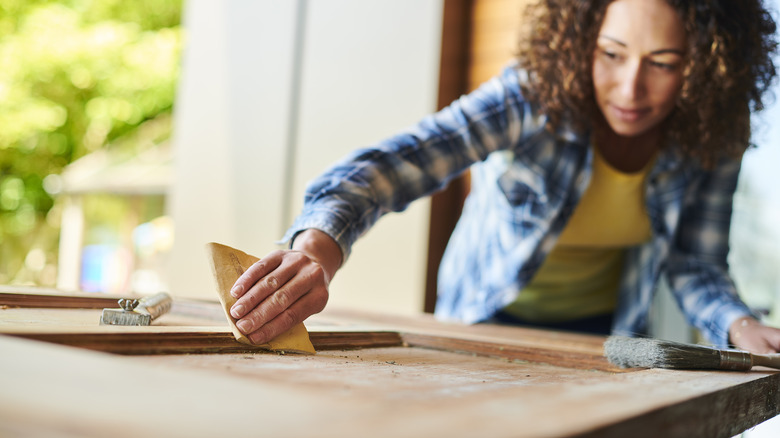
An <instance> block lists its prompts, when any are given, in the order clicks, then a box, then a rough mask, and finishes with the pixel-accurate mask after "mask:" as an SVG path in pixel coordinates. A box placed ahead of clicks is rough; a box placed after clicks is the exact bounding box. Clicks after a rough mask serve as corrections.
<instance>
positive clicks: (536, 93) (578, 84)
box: [518, 0, 778, 167]
mask: <svg viewBox="0 0 780 438" xmlns="http://www.w3.org/2000/svg"><path fill="white" fill-rule="evenodd" d="M612 1H614V0H539V1H537V2H534V3H532V4H531V5H529V6H528V7H527V9H526V15H525V19H524V21H523V22H524V23H525V26H524V29H523V32H522V33H521V38H520V44H519V47H518V62H519V66H520V67H521V68H524V69H526V70H527V71H528V72H529V77H530V83H529V84H527V85H524V87H523V88H524V90H523V91H524V93H526V94H527V95H528V96H529V97H530V98H532V99H534V100H536V101H537V102H538V103H539V105H540V106H541V108H542V110H543V111H545V113H546V114H547V115H548V127H550V128H552V127H553V126H555V125H558V124H559V123H560V122H561V121H564V120H566V121H569V122H570V123H572V124H573V126H574V127H575V128H578V129H582V130H587V129H588V128H589V127H590V126H591V125H592V123H593V121H594V116H593V115H595V114H599V109H598V106H597V105H596V101H595V96H594V90H593V78H592V70H591V68H592V62H593V54H594V52H595V49H596V39H597V37H598V34H599V30H600V28H601V24H602V22H603V20H604V15H605V13H606V9H607V6H609V4H610V3H612ZM666 1H667V2H668V3H669V4H670V5H671V6H672V7H674V8H675V9H676V10H677V12H678V13H679V14H680V17H681V18H682V21H683V23H684V26H685V31H686V34H687V38H688V52H687V55H686V61H685V67H684V82H683V86H682V92H681V93H680V96H679V98H678V99H677V103H676V106H675V109H674V110H673V111H672V113H671V114H670V116H669V118H668V120H667V121H666V123H667V126H668V129H667V131H666V135H667V142H666V144H670V143H675V144H678V145H679V147H680V148H681V150H682V153H683V154H684V155H685V156H687V157H690V158H694V159H697V160H699V161H700V163H701V164H702V165H703V166H705V167H710V166H712V165H713V164H714V163H715V162H716V161H717V160H718V159H719V158H721V157H723V156H724V155H725V156H731V157H739V156H741V155H742V154H743V153H744V151H745V150H746V149H747V148H748V147H749V146H750V144H751V143H750V136H751V122H750V120H751V119H750V113H751V111H759V110H762V109H763V108H764V99H765V97H766V94H767V93H766V92H767V90H768V89H769V88H770V87H771V85H772V82H773V80H774V79H775V77H776V75H777V72H776V70H775V65H774V63H773V60H772V58H773V56H774V54H775V53H776V51H777V46H778V43H777V35H776V34H775V32H776V31H777V25H776V24H775V22H774V20H773V19H772V16H771V15H770V14H769V12H768V11H767V9H766V8H765V7H764V5H763V4H762V1H761V0H666Z"/></svg>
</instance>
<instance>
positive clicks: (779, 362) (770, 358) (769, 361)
mask: <svg viewBox="0 0 780 438" xmlns="http://www.w3.org/2000/svg"><path fill="white" fill-rule="evenodd" d="M752 356H753V365H754V366H756V365H758V366H762V367H769V368H777V369H780V354H754V355H752Z"/></svg>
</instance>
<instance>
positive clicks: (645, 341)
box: [604, 336, 780, 371]
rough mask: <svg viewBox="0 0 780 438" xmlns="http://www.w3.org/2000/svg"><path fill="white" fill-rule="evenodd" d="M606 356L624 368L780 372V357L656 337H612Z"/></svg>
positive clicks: (605, 346)
mask: <svg viewBox="0 0 780 438" xmlns="http://www.w3.org/2000/svg"><path fill="white" fill-rule="evenodd" d="M604 355H605V356H607V360H609V361H610V362H611V363H612V364H614V365H617V366H620V367H622V368H635V367H638V368H674V369H707V370H735V371H746V370H749V369H751V368H753V366H765V367H770V368H778V369H780V354H766V355H764V354H752V353H748V352H746V351H739V350H718V349H715V348H711V347H706V346H703V345H692V344H683V343H679V342H672V341H665V340H660V339H652V338H630V337H626V336H610V337H609V338H607V341H606V342H605V343H604Z"/></svg>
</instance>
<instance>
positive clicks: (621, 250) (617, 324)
mask: <svg viewBox="0 0 780 438" xmlns="http://www.w3.org/2000/svg"><path fill="white" fill-rule="evenodd" d="M528 14H529V15H528V17H527V19H526V20H525V22H526V23H530V25H529V26H527V29H526V30H525V32H524V37H523V38H522V39H521V44H520V53H519V55H518V60H517V63H516V64H514V65H512V66H509V67H508V68H507V69H506V70H504V72H503V73H502V74H501V75H500V76H498V77H496V78H494V79H493V80H491V81H489V82H488V83H486V84H484V85H483V86H482V87H480V89H478V90H476V91H475V92H473V93H471V94H470V95H469V96H465V97H463V98H461V99H459V100H458V101H456V102H454V103H453V104H452V105H450V106H449V107H448V108H446V109H444V110H442V111H440V112H439V113H437V114H435V115H432V116H430V117H428V118H426V119H424V120H422V121H421V122H420V123H419V124H418V125H417V126H415V127H414V128H412V129H410V130H409V131H407V132H403V133H400V134H398V135H396V136H394V137H392V138H390V139H387V140H385V141H384V142H381V143H379V144H377V145H376V146H374V147H372V148H368V149H363V150H359V151H356V152H355V153H354V154H352V155H351V156H350V157H347V158H346V159H345V160H343V161H342V162H340V163H338V164H337V165H336V166H334V167H333V168H331V169H330V170H329V171H328V172H327V173H326V174H325V175H323V176H322V177H320V178H318V179H316V180H315V181H313V182H312V183H311V185H310V186H309V188H308V190H307V194H306V202H305V205H304V209H303V212H302V214H301V215H300V216H299V217H298V218H297V220H296V222H295V224H293V226H292V227H291V229H290V230H289V231H288V234H287V236H286V238H287V239H288V240H292V245H291V250H289V251H277V252H274V253H272V254H269V255H268V256H267V257H265V258H264V259H263V260H262V261H261V262H258V263H257V264H256V265H254V266H252V267H251V268H250V269H249V270H247V272H246V273H245V274H244V275H243V276H242V277H241V278H240V279H239V280H238V281H237V282H236V284H235V286H234V288H233V291H232V293H233V295H234V296H235V297H240V298H239V300H238V302H237V303H236V305H235V306H234V307H233V308H232V311H231V313H232V315H233V316H234V317H236V318H240V320H239V322H238V327H239V329H240V330H241V331H243V332H244V333H246V334H248V335H249V338H250V339H251V340H252V341H254V342H258V343H259V342H265V341H267V340H268V339H271V338H273V337H274V336H276V335H278V334H279V333H281V332H282V331H284V330H286V329H287V328H289V327H291V326H292V325H293V324H296V323H298V322H301V321H303V320H304V319H305V318H306V317H308V316H309V315H311V314H314V313H316V312H319V311H321V310H322V309H323V308H324V306H325V303H326V301H327V296H328V290H327V288H328V284H329V282H330V280H331V278H332V277H333V275H334V274H335V272H336V271H337V270H338V268H339V267H340V266H341V264H342V262H343V261H344V260H346V258H347V257H348V255H349V251H350V248H351V245H352V244H353V243H354V241H355V240H356V239H357V238H358V237H359V236H360V235H361V234H362V233H363V232H365V231H366V230H368V229H369V228H370V227H371V225H373V223H374V222H375V221H376V220H377V219H379V217H381V216H382V215H383V214H384V213H386V212H388V211H399V210H403V209H404V208H406V206H407V205H408V204H409V203H410V202H412V201H414V200H415V199H418V198H420V197H422V196H426V195H430V194H431V193H434V192H435V191H437V190H440V189H442V188H443V187H445V186H446V184H447V183H448V182H449V181H450V180H451V179H452V178H454V177H455V176H457V175H459V174H460V173H462V172H463V171H465V170H466V169H471V175H472V188H471V192H470V194H469V197H468V199H467V200H466V204H465V206H464V211H463V214H462V217H461V219H460V221H459V223H458V226H457V227H456V229H455V231H454V233H453V235H452V238H451V240H450V243H449V245H448V248H447V251H446V253H445V255H444V258H443V260H442V263H441V268H440V276H439V299H438V302H437V307H436V313H437V316H439V317H441V318H447V319H457V320H461V321H465V322H469V323H473V322H480V321H496V320H498V321H504V322H510V323H518V324H531V325H540V326H545V327H558V328H565V329H574V330H582V331H590V332H596V333H607V332H610V331H611V332H613V333H620V334H630V335H635V334H645V333H646V331H647V314H648V311H649V307H650V303H651V301H652V294H653V291H654V290H655V286H656V282H657V280H658V278H659V276H660V275H662V274H663V275H665V276H666V278H667V279H668V282H669V284H670V287H671V289H672V291H673V292H674V294H675V296H676V297H677V299H678V302H679V304H680V307H681V309H682V310H683V312H684V313H685V315H686V316H687V318H688V320H689V321H690V322H691V323H692V324H693V325H694V326H695V327H697V328H698V329H699V330H701V331H702V333H703V334H704V335H705V337H706V338H708V339H709V341H711V342H712V343H713V344H715V345H717V346H719V347H725V346H726V345H728V344H729V343H731V344H734V345H736V346H737V347H739V348H743V349H747V350H750V351H753V352H770V351H780V330H777V329H774V328H771V327H766V326H764V325H762V324H761V323H760V322H759V321H758V319H757V318H756V317H755V315H753V314H752V313H751V311H750V309H748V307H747V306H746V305H745V304H744V303H743V302H742V301H741V300H740V299H739V297H738V295H737V291H736V289H735V287H734V283H733V281H732V280H731V278H730V277H729V274H728V265H727V263H726V256H727V253H728V231H729V223H730V218H731V203H732V197H733V192H734V190H735V187H736V182H737V176H738V173H739V163H740V158H741V155H742V153H743V152H744V151H745V149H746V148H747V147H748V145H749V140H750V112H751V110H760V109H762V107H763V101H762V96H763V95H764V93H765V91H766V90H767V88H768V87H769V85H770V82H771V80H772V79H774V77H775V74H776V72H775V67H774V65H773V63H772V60H771V56H772V55H773V53H774V52H775V50H776V47H777V43H776V41H775V40H774V32H775V30H776V26H775V23H774V22H773V21H772V19H771V17H770V16H769V14H768V13H767V11H766V10H765V9H764V8H763V7H762V5H761V2H760V0H741V1H739V2H735V1H730V0H718V1H712V0H707V1H704V0H701V1H678V0H613V1H608V0H605V1H559V0H544V1H541V2H540V3H538V4H537V5H535V6H533V7H530V8H529V10H528Z"/></svg>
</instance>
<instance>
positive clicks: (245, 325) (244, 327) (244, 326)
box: [236, 320, 252, 333]
mask: <svg viewBox="0 0 780 438" xmlns="http://www.w3.org/2000/svg"><path fill="white" fill-rule="evenodd" d="M236 327H238V329H239V330H241V333H247V332H249V331H251V330H252V323H251V322H249V321H247V320H241V321H238V323H237V324H236Z"/></svg>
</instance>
